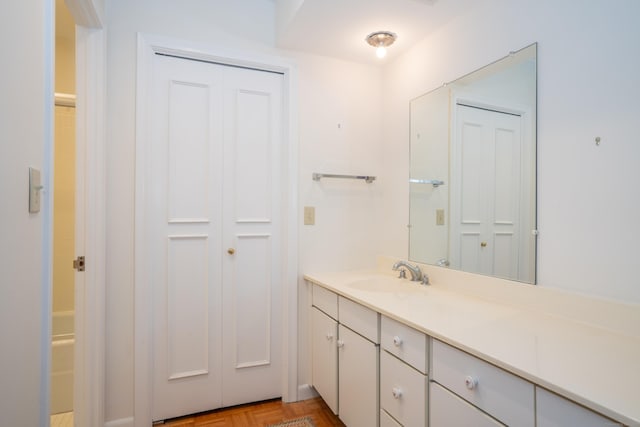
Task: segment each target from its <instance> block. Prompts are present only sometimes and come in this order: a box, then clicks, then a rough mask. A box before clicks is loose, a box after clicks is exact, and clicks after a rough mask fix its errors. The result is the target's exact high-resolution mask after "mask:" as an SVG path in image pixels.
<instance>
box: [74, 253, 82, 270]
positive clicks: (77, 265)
mask: <svg viewBox="0 0 640 427" xmlns="http://www.w3.org/2000/svg"><path fill="white" fill-rule="evenodd" d="M73 268H74V269H76V270H78V271H84V256H79V257H78V258H76V259H74V260H73Z"/></svg>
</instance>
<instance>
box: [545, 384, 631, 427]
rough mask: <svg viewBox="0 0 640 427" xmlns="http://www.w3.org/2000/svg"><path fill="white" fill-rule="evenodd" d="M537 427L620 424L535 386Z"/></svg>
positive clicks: (604, 426) (595, 426) (587, 426)
mask: <svg viewBox="0 0 640 427" xmlns="http://www.w3.org/2000/svg"><path fill="white" fill-rule="evenodd" d="M536 419H537V420H538V423H537V427H566V426H580V427H612V426H622V424H621V423H618V422H615V421H613V420H610V419H608V418H605V417H603V416H602V415H600V414H597V413H595V412H593V411H590V410H589V409H586V408H583V407H582V406H579V405H577V404H575V403H573V402H571V401H570V400H567V399H565V398H563V397H561V396H558V395H557V394H554V393H551V392H549V391H547V390H545V389H542V388H540V387H536Z"/></svg>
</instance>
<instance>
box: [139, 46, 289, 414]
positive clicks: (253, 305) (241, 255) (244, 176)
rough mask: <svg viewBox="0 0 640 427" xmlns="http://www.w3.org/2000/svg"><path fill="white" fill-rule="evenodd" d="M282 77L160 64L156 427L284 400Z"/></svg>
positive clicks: (150, 203)
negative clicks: (163, 422) (203, 414)
mask: <svg viewBox="0 0 640 427" xmlns="http://www.w3.org/2000/svg"><path fill="white" fill-rule="evenodd" d="M282 80H283V76H282V75H281V74H277V73H272V72H266V71H259V70H253V69H246V68H239V67H231V66H226V65H220V64H213V63H209V62H201V61H195V60H188V59H183V58H175V57H170V56H163V55H156V56H155V59H154V65H153V82H152V84H151V85H150V88H151V89H150V92H151V93H148V94H147V100H148V101H147V102H149V105H148V111H149V114H150V117H149V118H148V120H147V123H148V126H149V127H150V129H148V132H149V134H150V135H151V140H150V141H151V142H150V144H149V145H148V148H147V158H146V159H145V160H146V162H147V170H149V171H150V172H149V173H148V176H147V177H146V178H145V180H146V181H145V203H146V212H148V218H147V221H149V224H148V225H149V226H148V227H147V230H148V232H147V236H146V239H145V240H146V242H147V246H146V247H147V250H146V254H147V256H148V257H149V259H148V262H149V263H150V265H151V266H152V273H151V281H152V283H151V286H152V288H153V301H150V304H152V305H153V334H152V335H153V340H154V342H153V345H152V349H153V350H152V351H153V398H152V405H153V409H152V412H153V414H152V415H153V420H154V421H155V420H163V419H167V418H172V417H176V416H180V415H185V414H190V413H196V412H201V411H206V410H210V409H215V408H219V407H224V406H231V405H236V404H240V403H247V402H252V401H258V400H263V399H268V398H273V397H278V396H280V395H281V392H282V369H283V367H282V362H281V359H282V348H281V346H282V344H281V343H282V336H281V335H282V313H281V311H282V310H281V307H280V306H281V292H282V271H281V267H280V266H281V265H282V262H281V253H282V237H281V230H282V226H283V225H282V214H283V209H282V195H281V191H280V188H281V187H282V182H281V177H280V171H281V166H280V162H281V149H282V147H281V140H282V92H283V82H282Z"/></svg>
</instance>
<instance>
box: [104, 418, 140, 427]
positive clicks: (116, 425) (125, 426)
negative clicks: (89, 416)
mask: <svg viewBox="0 0 640 427" xmlns="http://www.w3.org/2000/svg"><path fill="white" fill-rule="evenodd" d="M133 424H134V420H133V417H129V418H120V419H119V420H113V421H107V422H106V423H104V427H133Z"/></svg>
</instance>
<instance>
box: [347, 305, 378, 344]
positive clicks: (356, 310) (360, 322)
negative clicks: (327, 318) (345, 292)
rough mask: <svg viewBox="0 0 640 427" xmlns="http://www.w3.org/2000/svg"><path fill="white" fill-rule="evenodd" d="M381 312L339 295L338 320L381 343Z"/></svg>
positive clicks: (371, 339)
mask: <svg viewBox="0 0 640 427" xmlns="http://www.w3.org/2000/svg"><path fill="white" fill-rule="evenodd" d="M378 316H379V314H378V313H377V312H375V311H373V310H371V309H369V308H367V307H365V306H363V305H360V304H358V303H355V302H353V301H351V300H348V299H346V298H343V297H338V320H339V321H340V323H341V324H343V325H345V326H346V327H348V328H349V329H351V330H352V331H355V332H357V333H359V334H360V335H362V336H363V337H365V338H367V339H368V340H370V341H372V342H373V343H375V344H378V343H380V337H379V335H380V334H379V330H380V328H379V325H378Z"/></svg>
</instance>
